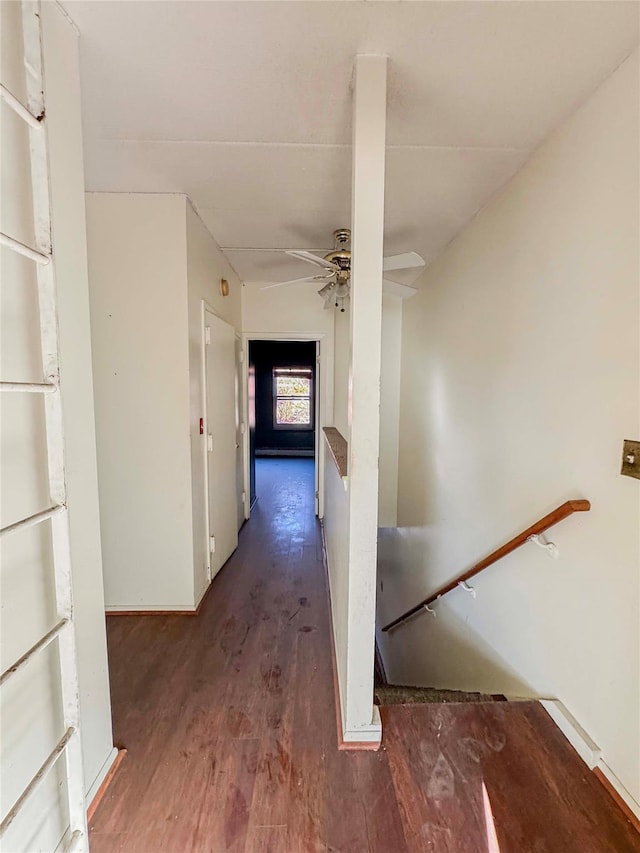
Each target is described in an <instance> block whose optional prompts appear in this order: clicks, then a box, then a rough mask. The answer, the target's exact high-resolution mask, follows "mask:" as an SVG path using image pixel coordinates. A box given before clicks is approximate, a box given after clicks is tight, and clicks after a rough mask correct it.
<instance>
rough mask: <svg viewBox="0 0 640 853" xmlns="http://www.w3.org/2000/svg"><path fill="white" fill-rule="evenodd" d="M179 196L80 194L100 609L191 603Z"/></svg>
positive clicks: (183, 230) (183, 232)
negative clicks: (82, 201)
mask: <svg viewBox="0 0 640 853" xmlns="http://www.w3.org/2000/svg"><path fill="white" fill-rule="evenodd" d="M185 215H186V212H185V198H184V196H182V195H165V194H155V195H154V194H149V195H145V194H140V193H112V194H110V193H88V194H87V234H88V249H89V285H90V297H91V326H92V345H93V371H94V384H95V400H96V432H97V446H98V475H99V487H100V515H101V526H102V549H103V562H104V585H105V603H106V606H107V609H122V610H135V609H139V610H145V609H177V610H179V609H190V608H193V606H194V574H193V535H192V512H191V501H192V494H191V448H190V441H189V435H190V429H189V381H188V376H189V340H188V300H187V228H186V225H185Z"/></svg>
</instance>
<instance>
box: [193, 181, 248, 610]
mask: <svg viewBox="0 0 640 853" xmlns="http://www.w3.org/2000/svg"><path fill="white" fill-rule="evenodd" d="M183 199H184V202H185V206H186V230H187V281H188V299H189V413H190V415H189V434H190V436H191V500H192V523H193V527H192V529H193V570H194V591H195V601H196V603H197V602H199V601H200V599H201V598H202V595H203V593H204V591H205V590H206V588H207V586H208V580H207V563H208V559H209V554H208V546H207V533H206V512H207V504H206V485H205V465H206V453H207V449H206V436H202V435H200V418H201V417H203V416H204V404H203V401H204V369H203V340H202V301H203V300H205V301H206V303H207V305H208V306H209V307H210V308H211V310H212V311H213V312H214V313H215V314H216V315H217V316H218V317H220V318H221V319H222V320H225V321H226V322H227V323H229V324H230V325H232V326H233V327H234V328H235V329H236V330H237V331H238V333H240V331H241V319H240V318H241V289H242V285H241V283H240V280H239V279H238V277H237V275H236V274H235V272H234V271H233V269H232V268H231V267H230V266H229V263H228V262H227V261H226V259H225V258H224V256H223V255H222V253H221V251H220V249H219V247H218V245H217V244H216V242H215V241H214V239H213V237H212V236H211V234H210V233H209V231H208V230H207V228H206V227H205V225H204V223H203V222H202V220H201V219H200V217H199V216H198V214H197V213H196V212H195V210H194V209H193V207H192V206H191V204H190V202H189V201H188V199H186V197H183ZM222 278H224V279H226V280H227V281H228V282H229V295H228V296H222V294H221V292H220V279H222Z"/></svg>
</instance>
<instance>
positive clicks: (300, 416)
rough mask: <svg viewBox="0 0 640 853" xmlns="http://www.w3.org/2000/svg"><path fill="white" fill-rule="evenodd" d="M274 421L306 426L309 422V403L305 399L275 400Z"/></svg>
mask: <svg viewBox="0 0 640 853" xmlns="http://www.w3.org/2000/svg"><path fill="white" fill-rule="evenodd" d="M276 423H277V424H295V425H298V426H306V425H308V424H309V425H310V424H311V405H310V401H309V399H306V400H291V399H289V400H282V399H278V400H276Z"/></svg>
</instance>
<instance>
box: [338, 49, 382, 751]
mask: <svg viewBox="0 0 640 853" xmlns="http://www.w3.org/2000/svg"><path fill="white" fill-rule="evenodd" d="M386 112H387V58H386V56H358V57H357V58H356V65H355V77H354V103H353V172H352V211H351V232H352V238H351V253H352V254H351V259H352V271H351V376H350V386H351V399H350V404H349V437H348V438H349V518H350V523H349V593H348V595H349V598H348V629H347V630H348V640H347V671H346V697H345V701H344V706H343V707H344V711H345V718H344V720H343V725H344V729H345V731H344V740H345V742H346V743H348V742H349V741H363V742H367V741H368V742H376V741H379V739H380V735H381V726H380V718H379V715H378V713H377V708H374V705H373V656H374V655H373V650H374V636H375V595H376V559H377V540H378V454H379V433H380V349H381V335H382V252H383V228H384V177H385V143H386Z"/></svg>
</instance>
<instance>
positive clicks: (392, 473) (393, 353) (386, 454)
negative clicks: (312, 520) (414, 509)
mask: <svg viewBox="0 0 640 853" xmlns="http://www.w3.org/2000/svg"><path fill="white" fill-rule="evenodd" d="M402 304H403V303H402V299H401V298H400V297H399V296H392V295H390V294H388V293H383V294H382V354H381V364H380V460H379V473H378V524H379V525H380V526H381V527H393V526H395V524H396V522H397V520H398V450H399V442H400V433H399V429H400V364H401V355H402Z"/></svg>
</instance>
